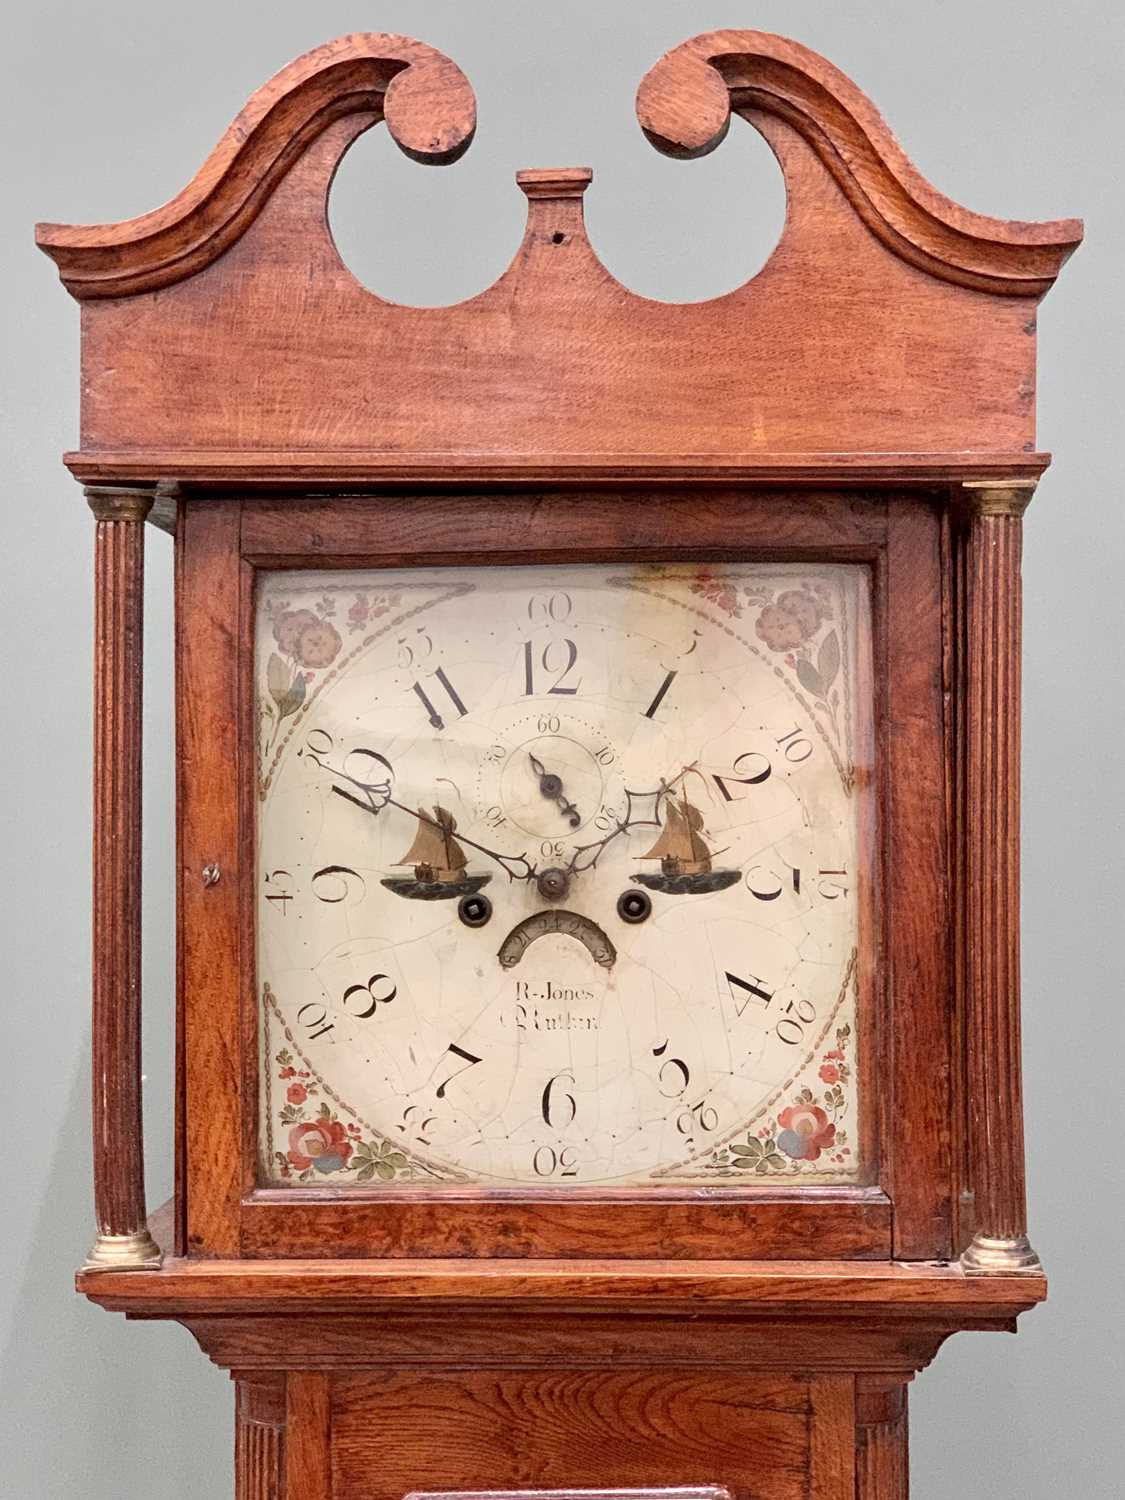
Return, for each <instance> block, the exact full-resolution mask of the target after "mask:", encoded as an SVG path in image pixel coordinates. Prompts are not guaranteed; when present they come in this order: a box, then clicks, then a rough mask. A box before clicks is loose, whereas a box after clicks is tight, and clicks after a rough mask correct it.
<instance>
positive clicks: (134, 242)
mask: <svg viewBox="0 0 1125 1500" xmlns="http://www.w3.org/2000/svg"><path fill="white" fill-rule="evenodd" d="M346 115H367V116H369V117H370V118H369V120H368V121H367V124H368V125H375V124H378V122H379V121H380V120H384V119H385V120H386V122H387V127H388V129H389V130H390V132H391V135H392V137H393V138H394V140H395V141H396V143H397V144H398V145H399V147H400V148H401V149H402V150H403V151H404V152H405V153H406V155H407V156H410V157H412V158H413V159H414V160H415V161H418V162H424V163H432V164H437V165H442V164H445V163H448V162H452V161H456V160H457V158H458V157H459V156H461V155H462V154H463V153H464V152H465V151H466V150H467V148H468V146H469V143H470V142H471V140H472V138H473V132H474V130H475V129H476V100H475V98H474V96H473V91H472V88H471V87H470V85H469V81H468V79H467V78H466V77H465V75H464V74H463V73H462V72H461V70H460V68H458V67H457V65H456V64H455V63H453V62H451V61H450V59H449V58H448V57H446V56H444V54H442V53H441V52H438V51H436V50H435V49H434V48H433V47H427V46H426V45H425V44H424V43H422V42H416V41H412V40H411V39H410V38H409V37H403V36H384V35H378V34H374V33H371V34H358V33H357V34H354V35H350V36H342V37H338V38H337V39H336V40H335V41H332V42H327V43H326V44H325V45H324V46H322V47H317V48H315V49H314V50H313V51H312V52H307V53H305V55H304V56H303V57H299V58H297V59H296V60H295V61H294V62H292V63H290V64H289V65H288V67H285V68H282V70H281V71H280V72H279V73H277V74H275V75H274V77H273V78H271V79H270V81H269V82H268V83H266V84H264V85H263V86H262V87H261V88H260V89H258V90H257V92H256V93H254V94H253V95H251V97H250V99H249V101H248V102H247V104H246V107H245V108H244V109H243V110H242V112H241V113H240V114H239V115H238V117H237V118H236V119H235V120H234V122H233V124H232V125H231V126H230V128H229V129H228V130H227V132H226V134H225V135H224V136H223V138H222V140H221V141H220V142H219V144H218V145H217V146H216V147H215V149H214V151H212V153H211V155H210V156H209V157H208V158H207V160H206V161H205V162H204V164H203V166H202V167H201V168H200V169H199V171H198V172H197V173H196V175H195V176H194V177H193V178H192V180H191V182H189V183H188V185H187V187H185V188H184V190H183V191H182V192H181V193H179V194H178V195H177V196H176V197H175V198H173V199H172V200H171V201H170V202H169V203H166V204H165V205H164V206H163V207H162V208H157V209H154V210H153V211H152V212H151V213H147V214H142V215H141V216H140V217H139V218H136V219H126V220H124V221H122V222H121V223H117V224H40V225H38V226H37V228H36V243H37V244H38V245H39V247H40V248H41V249H42V250H44V251H45V252H46V253H47V254H48V255H49V256H50V257H51V259H52V260H53V261H54V262H55V263H56V265H57V266H58V268H59V275H60V277H61V279H62V282H63V285H64V286H65V287H66V289H67V290H68V291H69V292H70V293H71V295H72V296H74V297H77V298H78V299H80V300H84V299H86V298H92V297H120V296H127V295H131V294H132V293H134V292H141V291H147V290H151V289H152V288H155V287H162V286H168V285H170V284H171V283H173V282H177V281H182V280H183V279H184V278H185V277H188V276H191V275H193V274H194V273H195V272H197V271H200V270H202V269H203V267H205V266H207V265H210V263H211V262H212V261H213V260H215V259H216V258H217V257H218V256H219V255H221V254H222V252H223V251H224V250H226V249H227V248H228V247H229V246H230V245H231V244H233V243H234V241H235V240H237V239H239V238H240V236H241V235H242V234H244V233H245V231H246V229H247V228H248V227H249V226H250V224H252V223H253V221H254V219H255V218H256V217H257V215H258V213H259V212H260V210H261V209H262V207H263V205H264V204H265V203H266V202H267V201H268V199H269V197H270V195H271V194H272V193H273V191H274V189H275V188H276V187H277V185H278V183H279V182H280V181H281V180H282V179H283V178H284V177H285V175H286V173H287V172H288V171H289V170H290V168H291V167H292V166H293V165H294V163H295V162H296V161H297V160H298V159H299V158H300V156H301V155H302V154H303V152H304V151H305V150H306V148H307V147H308V146H309V144H310V143H311V142H312V141H313V140H315V139H316V137H317V136H319V135H320V134H321V133H322V132H323V131H324V130H326V129H327V128H328V126H329V125H331V124H332V122H333V121H335V120H338V119H341V118H342V117H344V116H346Z"/></svg>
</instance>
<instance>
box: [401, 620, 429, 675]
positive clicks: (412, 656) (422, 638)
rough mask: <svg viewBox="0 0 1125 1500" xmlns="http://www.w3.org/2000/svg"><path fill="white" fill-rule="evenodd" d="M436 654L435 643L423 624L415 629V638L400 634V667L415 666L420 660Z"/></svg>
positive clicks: (425, 659)
mask: <svg viewBox="0 0 1125 1500" xmlns="http://www.w3.org/2000/svg"><path fill="white" fill-rule="evenodd" d="M433 654H434V643H433V641H432V640H431V639H430V636H429V634H428V633H427V632H426V631H425V630H424V629H423V627H422V626H421V625H419V626H418V628H417V630H416V631H415V639H414V640H411V639H410V637H409V636H406V635H400V636H399V638H398V664H399V666H400V667H403V668H407V667H414V666H417V665H418V663H419V662H423V661H427V660H428V659H429V658H430V657H431V656H433Z"/></svg>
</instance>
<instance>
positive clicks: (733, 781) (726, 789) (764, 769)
mask: <svg viewBox="0 0 1125 1500" xmlns="http://www.w3.org/2000/svg"><path fill="white" fill-rule="evenodd" d="M751 766H753V770H751V769H750V767H751ZM731 771H732V772H737V771H749V772H750V774H749V775H745V776H738V775H731V776H712V777H711V780H712V781H713V782H714V783H715V785H716V786H717V787H718V788H719V791H720V792H721V793H722V795H723V798H724V800H725V801H727V802H741V801H742V798H743V797H744V796H745V795H746V793H745V792H742V793H740V794H739V795H737V796H736V795H735V793H734V792H732V791H731V790H730V788H731V787H732V786H761V784H762V782H763V781H768V780H769V779H770V776H771V775H772V774H773V767H772V766H771V765H770V763H769V761H768V759H767V758H766V757H765V756H764V755H763V754H762V753H761V751H759V750H744V751H743V752H742V754H741V755H739V756H738V757H736V759H735V760H734V761H733V763H732V765H731Z"/></svg>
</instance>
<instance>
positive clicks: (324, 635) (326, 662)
mask: <svg viewBox="0 0 1125 1500" xmlns="http://www.w3.org/2000/svg"><path fill="white" fill-rule="evenodd" d="M342 644H343V643H342V642H341V640H340V632H339V631H338V630H337V629H336V627H335V625H330V624H329V623H328V621H327V620H317V619H315V618H314V620H313V623H312V624H311V625H306V626H305V627H304V629H303V630H302V631H301V632H300V634H299V635H298V636H297V640H296V642H295V644H294V646H293V655H294V656H295V657H296V659H297V660H298V661H299V662H300V663H301V665H302V666H303V667H327V666H330V665H331V663H332V662H334V661H335V660H336V657H337V656H338V655H339V652H340V646H341V645H342Z"/></svg>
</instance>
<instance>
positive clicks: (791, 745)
mask: <svg viewBox="0 0 1125 1500" xmlns="http://www.w3.org/2000/svg"><path fill="white" fill-rule="evenodd" d="M774 744H775V745H776V746H777V748H778V749H779V750H782V753H783V754H784V756H785V759H786V760H790V761H792V762H793V763H794V764H795V765H800V763H801V761H803V760H808V758H809V756H810V755H811V754H812V753H813V747H812V740H810V739H807V738H806V737H805V735H804V734H803V733H802V731H801V727H800V725H798V726H797V728H796V729H791V730H790V731H789V733H788V734H783V735H782V736H781V738H780V739H777V740H775V741H774ZM783 747H784V748H783Z"/></svg>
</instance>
